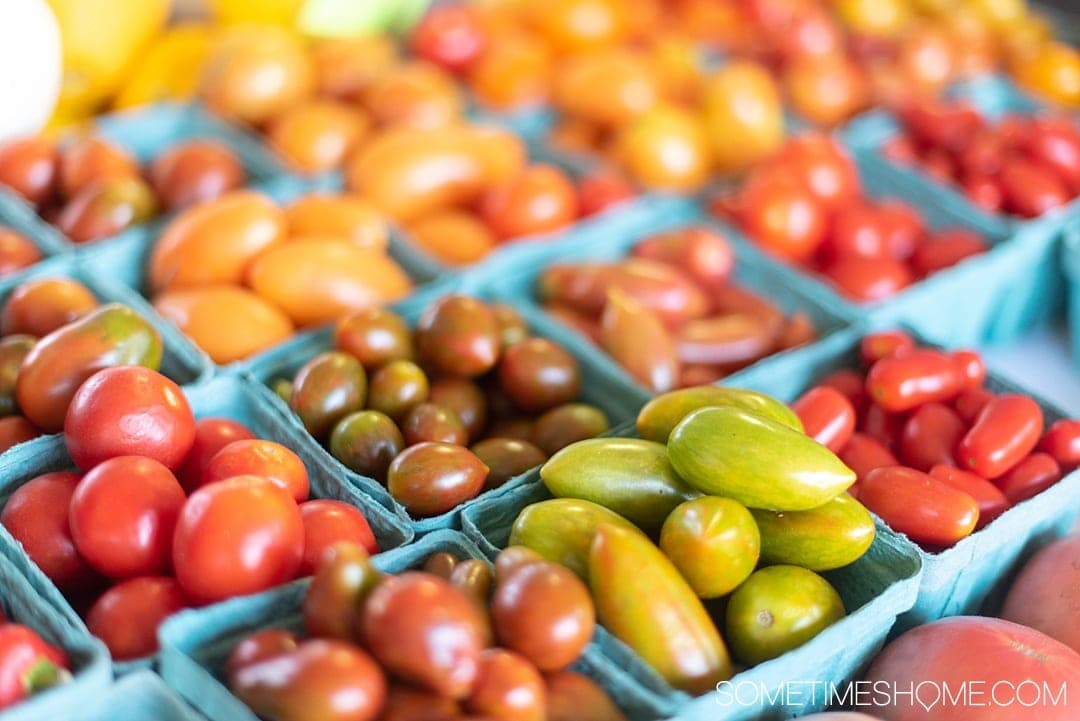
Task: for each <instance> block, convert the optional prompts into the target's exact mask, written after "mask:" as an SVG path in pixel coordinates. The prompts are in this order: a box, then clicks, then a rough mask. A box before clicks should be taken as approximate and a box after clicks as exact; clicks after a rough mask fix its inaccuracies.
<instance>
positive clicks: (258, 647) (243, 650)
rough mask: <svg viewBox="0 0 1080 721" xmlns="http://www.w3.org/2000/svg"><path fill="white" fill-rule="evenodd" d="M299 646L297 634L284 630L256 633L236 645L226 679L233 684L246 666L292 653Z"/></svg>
mask: <svg viewBox="0 0 1080 721" xmlns="http://www.w3.org/2000/svg"><path fill="white" fill-rule="evenodd" d="M298 644H299V639H297V637H296V634H295V633H293V632H292V631H286V630H285V629H282V628H267V629H264V630H262V631H256V632H255V633H253V634H251V635H250V636H248V637H246V638H245V639H244V640H243V641H241V642H240V643H238V644H236V646H235V647H234V648H233V650H232V651H231V652H229V658H228V659H226V661H225V677H226V678H227V679H229V685H230V686H231V685H232V684H233V681H234V679H235V678H236V674H237V672H238V671H240V669H242V668H244V667H245V666H250V665H251V664H253V663H258V662H260V661H265V660H267V659H269V658H273V657H274V656H279V655H281V654H283V653H285V652H286V651H292V650H294V649H295V648H296V646H297V645H298Z"/></svg>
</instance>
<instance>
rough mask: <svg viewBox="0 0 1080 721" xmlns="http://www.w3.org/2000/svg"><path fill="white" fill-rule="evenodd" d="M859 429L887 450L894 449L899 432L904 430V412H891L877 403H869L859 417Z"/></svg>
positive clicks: (895, 448)
mask: <svg viewBox="0 0 1080 721" xmlns="http://www.w3.org/2000/svg"><path fill="white" fill-rule="evenodd" d="M859 430H860V431H861V432H863V433H865V434H866V435H868V436H870V437H871V438H873V439H874V440H876V441H877V442H878V443H881V444H883V445H884V446H886V447H887V448H888V449H889V450H891V451H896V450H897V445H898V444H899V442H900V433H901V432H902V431H903V430H904V414H903V413H891V412H889V411H887V410H885V409H884V408H882V407H881V406H879V405H878V404H877V403H870V405H869V406H867V408H866V412H865V413H863V415H862V417H861V418H860V419H859Z"/></svg>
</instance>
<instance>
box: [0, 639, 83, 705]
mask: <svg viewBox="0 0 1080 721" xmlns="http://www.w3.org/2000/svg"><path fill="white" fill-rule="evenodd" d="M61 669H68V670H70V669H71V661H70V660H69V659H68V656H67V654H66V653H65V652H64V651H63V649H60V648H57V647H56V646H52V645H50V644H48V643H46V642H45V641H44V640H43V639H42V638H41V636H39V635H38V634H37V633H36V632H35V631H34V630H33V629H31V628H29V627H28V626H23V625H22V624H18V623H5V624H3V625H0V711H3V710H4V709H7V708H9V707H11V706H14V705H15V704H17V703H18V702H20V701H23V700H24V699H26V698H27V697H29V696H32V695H34V694H36V693H38V692H40V691H43V690H46V689H47V688H48V687H49V686H50V685H51V684H53V683H56V682H57V681H58V680H59V678H60V675H59V671H60V670H61Z"/></svg>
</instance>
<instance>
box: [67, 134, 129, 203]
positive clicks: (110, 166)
mask: <svg viewBox="0 0 1080 721" xmlns="http://www.w3.org/2000/svg"><path fill="white" fill-rule="evenodd" d="M138 177H139V161H137V160H136V159H135V157H134V156H133V155H132V154H131V153H129V152H128V151H127V150H125V149H124V148H121V147H120V146H118V145H115V144H113V143H111V142H109V141H108V140H104V139H102V138H96V137H88V138H85V139H83V140H80V141H78V142H76V143H75V144H73V145H72V146H70V147H68V148H65V149H64V152H63V153H62V154H61V155H60V189H61V191H63V193H64V196H65V197H67V198H68V199H71V198H74V197H75V196H76V195H77V194H78V193H79V191H81V190H83V189H85V188H88V187H90V186H91V185H96V184H100V183H104V182H106V181H110V180H124V179H130V178H138Z"/></svg>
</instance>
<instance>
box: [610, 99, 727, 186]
mask: <svg viewBox="0 0 1080 721" xmlns="http://www.w3.org/2000/svg"><path fill="white" fill-rule="evenodd" d="M616 143H617V145H616V150H615V152H616V155H617V156H618V158H619V160H620V162H621V163H622V164H623V166H624V167H625V168H626V170H627V171H628V172H629V173H630V174H631V175H633V176H634V178H635V179H636V180H637V181H638V182H639V183H640V184H641V185H643V186H644V187H646V188H649V189H652V190H667V191H675V192H692V191H695V190H699V189H700V188H701V187H702V186H703V185H704V184H705V181H706V180H708V178H709V171H710V169H711V163H710V158H709V138H708V136H707V135H706V132H705V127H704V126H703V125H702V122H701V120H700V119H699V118H698V116H697V115H695V114H694V113H692V112H690V111H688V110H683V109H682V108H679V107H675V106H660V107H656V108H653V109H652V110H650V111H648V112H647V113H645V114H644V115H642V116H641V117H639V118H638V119H637V120H635V121H634V122H632V123H630V124H629V125H627V126H626V127H625V128H624V129H623V130H622V131H621V132H620V133H619V136H618V139H617V140H616Z"/></svg>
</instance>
